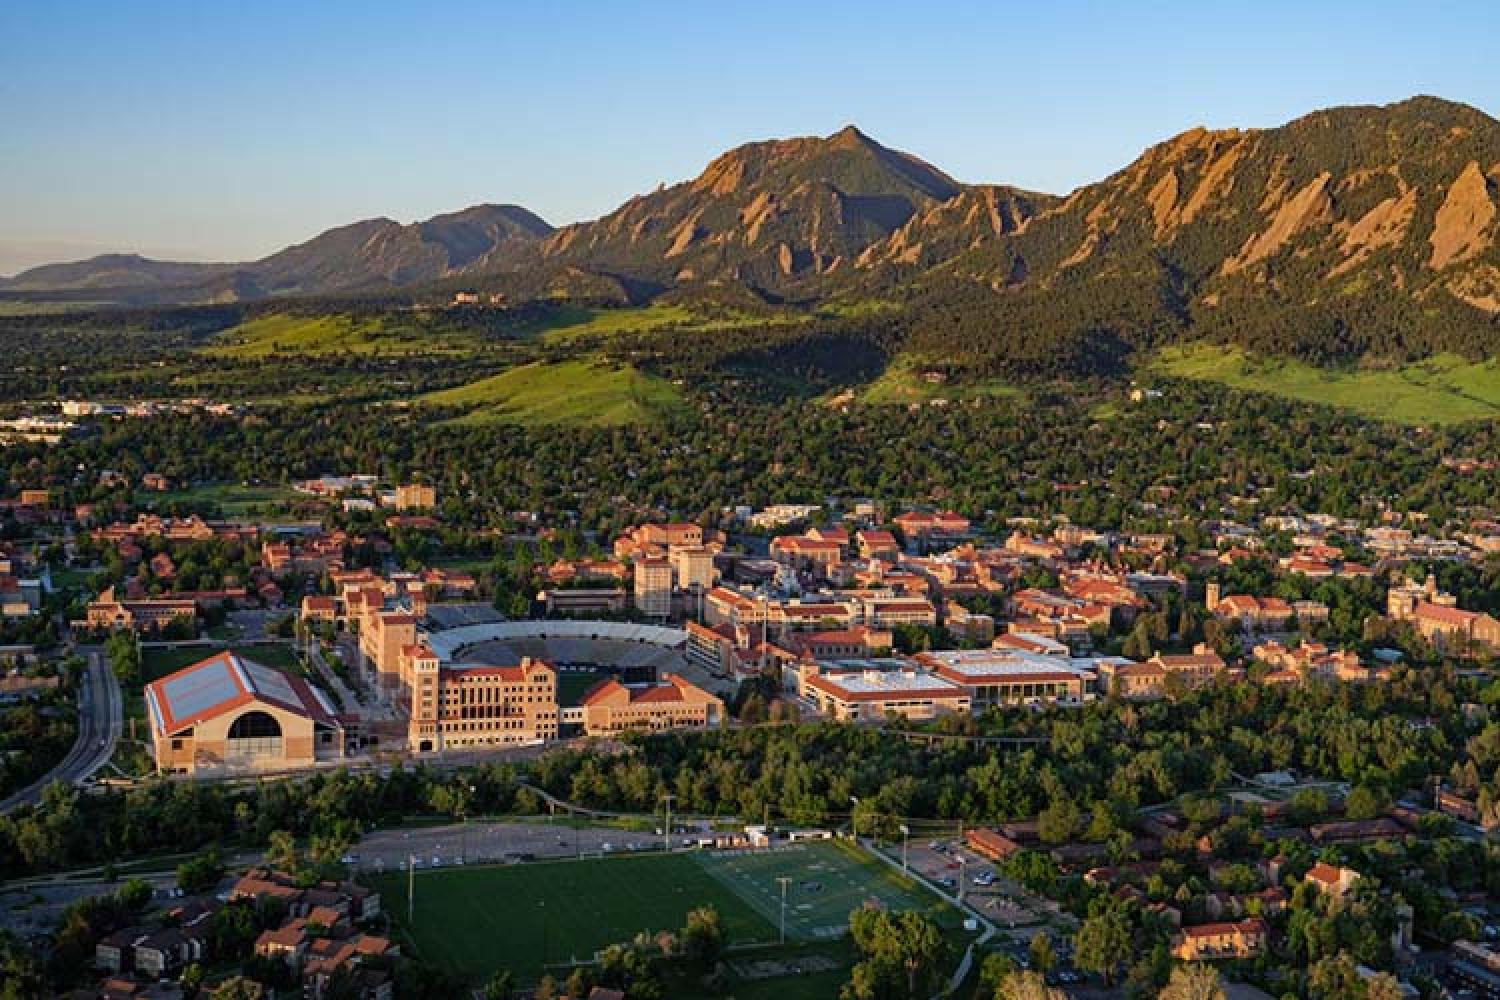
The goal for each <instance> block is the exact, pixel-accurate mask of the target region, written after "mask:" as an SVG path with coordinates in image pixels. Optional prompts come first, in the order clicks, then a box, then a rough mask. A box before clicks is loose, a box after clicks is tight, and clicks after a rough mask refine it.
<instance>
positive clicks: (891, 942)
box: [841, 907, 947, 1000]
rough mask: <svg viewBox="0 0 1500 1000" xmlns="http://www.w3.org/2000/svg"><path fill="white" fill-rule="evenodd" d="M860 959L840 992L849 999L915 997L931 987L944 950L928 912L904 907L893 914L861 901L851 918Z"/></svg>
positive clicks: (877, 999)
mask: <svg viewBox="0 0 1500 1000" xmlns="http://www.w3.org/2000/svg"><path fill="white" fill-rule="evenodd" d="M849 930H850V934H851V936H852V937H853V938H854V944H855V947H856V948H858V949H859V953H860V955H861V956H862V958H861V960H860V961H859V962H858V963H856V964H855V966H854V968H853V969H852V970H851V972H850V977H849V981H848V982H846V983H845V984H844V988H843V991H842V993H841V995H842V996H843V997H845V998H847V1000H885V998H891V1000H901V998H907V1000H915V998H917V997H925V996H927V995H929V994H930V993H931V987H932V985H933V983H934V980H935V979H936V978H937V971H938V966H939V964H940V963H941V961H942V958H943V955H944V954H945V952H946V950H947V943H946V942H945V941H944V940H943V936H942V933H941V932H940V931H939V930H938V928H937V925H936V924H934V923H933V922H932V921H931V920H929V919H928V918H927V917H925V916H923V915H922V914H920V913H916V912H907V913H903V914H901V915H900V916H899V917H893V916H891V915H890V914H889V913H887V912H886V911H884V910H880V909H875V908H873V907H865V908H863V909H859V910H855V911H854V913H853V914H851V916H850V918H849Z"/></svg>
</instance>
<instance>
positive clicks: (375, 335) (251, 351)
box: [209, 313, 473, 358]
mask: <svg viewBox="0 0 1500 1000" xmlns="http://www.w3.org/2000/svg"><path fill="white" fill-rule="evenodd" d="M472 342H473V338H472V337H469V336H460V337H459V338H457V340H456V341H455V340H453V339H450V338H445V337H444V336H443V335H442V334H441V332H439V331H435V330H433V329H431V328H430V327H427V326H424V325H421V324H419V323H416V322H413V321H410V320H407V319H403V318H393V317H385V316H369V317H354V316H346V315H341V314H328V315H320V316H298V315H294V314H291V313H274V314H272V315H269V316H261V317H258V318H256V319H252V320H249V321H248V322H245V323H241V324H240V325H239V326H236V327H231V328H230V329H228V330H225V331H224V332H222V333H220V334H218V335H217V336H216V337H215V338H214V343H213V345H212V346H211V347H210V348H209V350H210V351H211V352H212V353H215V354H220V355H224V356H226V357H233V358H264V357H266V356H268V355H271V354H305V355H328V354H431V353H437V352H442V351H443V350H445V349H451V348H452V347H454V346H465V347H468V346H472Z"/></svg>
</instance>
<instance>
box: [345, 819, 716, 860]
mask: <svg viewBox="0 0 1500 1000" xmlns="http://www.w3.org/2000/svg"><path fill="white" fill-rule="evenodd" d="M674 825H676V824H675V823H674ZM687 838H688V835H687V834H685V833H677V834H674V835H673V841H674V844H673V846H677V847H680V846H682V844H683V842H684V840H685V839H687ZM661 846H662V838H661V837H660V836H658V835H656V834H655V833H653V832H651V831H644V832H637V831H629V830H620V829H615V828H611V827H573V826H570V825H568V824H566V823H564V822H562V821H558V822H556V823H549V822H546V821H544V820H543V821H537V822H532V823H490V822H473V823H452V824H447V825H444V826H432V827H419V828H417V829H406V830H379V831H376V832H374V833H371V834H369V835H368V836H366V837H364V838H363V839H361V840H360V842H359V843H358V845H356V846H355V847H354V848H352V852H353V853H352V855H351V857H352V858H353V859H354V860H353V861H352V862H351V864H353V866H354V867H355V868H358V869H360V870H362V871H374V872H377V873H378V872H383V871H392V870H395V869H398V868H405V867H406V864H407V860H408V859H411V860H412V862H413V863H414V864H415V865H416V867H418V868H433V867H438V868H445V867H449V866H453V865H460V864H476V863H480V862H484V863H491V862H503V861H516V860H539V859H545V858H572V857H579V856H597V855H601V854H619V853H629V852H631V851H648V850H660V849H661Z"/></svg>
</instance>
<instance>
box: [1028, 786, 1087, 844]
mask: <svg viewBox="0 0 1500 1000" xmlns="http://www.w3.org/2000/svg"><path fill="white" fill-rule="evenodd" d="M1036 820H1037V827H1036V829H1037V835H1038V836H1039V837H1041V838H1042V843H1044V844H1065V843H1067V842H1068V841H1069V840H1072V839H1073V837H1074V835H1075V834H1077V833H1078V828H1079V827H1080V826H1081V825H1082V816H1081V815H1080V813H1079V811H1078V807H1077V806H1076V805H1074V804H1073V800H1072V799H1070V798H1068V797H1067V796H1065V795H1064V796H1060V797H1058V798H1056V799H1054V800H1053V801H1052V803H1051V804H1050V805H1049V806H1047V808H1045V809H1043V810H1042V811H1041V813H1039V814H1038V815H1037V818H1036Z"/></svg>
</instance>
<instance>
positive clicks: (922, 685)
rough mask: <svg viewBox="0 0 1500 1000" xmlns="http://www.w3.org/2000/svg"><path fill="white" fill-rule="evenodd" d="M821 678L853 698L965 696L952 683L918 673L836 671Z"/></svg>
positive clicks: (899, 671) (916, 671)
mask: <svg viewBox="0 0 1500 1000" xmlns="http://www.w3.org/2000/svg"><path fill="white" fill-rule="evenodd" d="M818 676H819V677H821V678H822V679H823V681H824V682H825V683H827V684H828V685H829V686H831V687H835V688H838V689H839V690H841V691H845V692H847V693H849V694H853V695H860V694H888V695H893V696H895V695H903V694H935V695H943V696H960V695H963V694H964V689H963V688H962V687H960V686H959V685H957V684H954V683H953V682H952V681H948V680H944V679H943V678H941V677H939V676H937V675H936V674H929V673H926V672H924V671H919V670H852V671H847V672H845V671H837V670H836V671H832V672H830V673H824V674H819V675H818Z"/></svg>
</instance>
